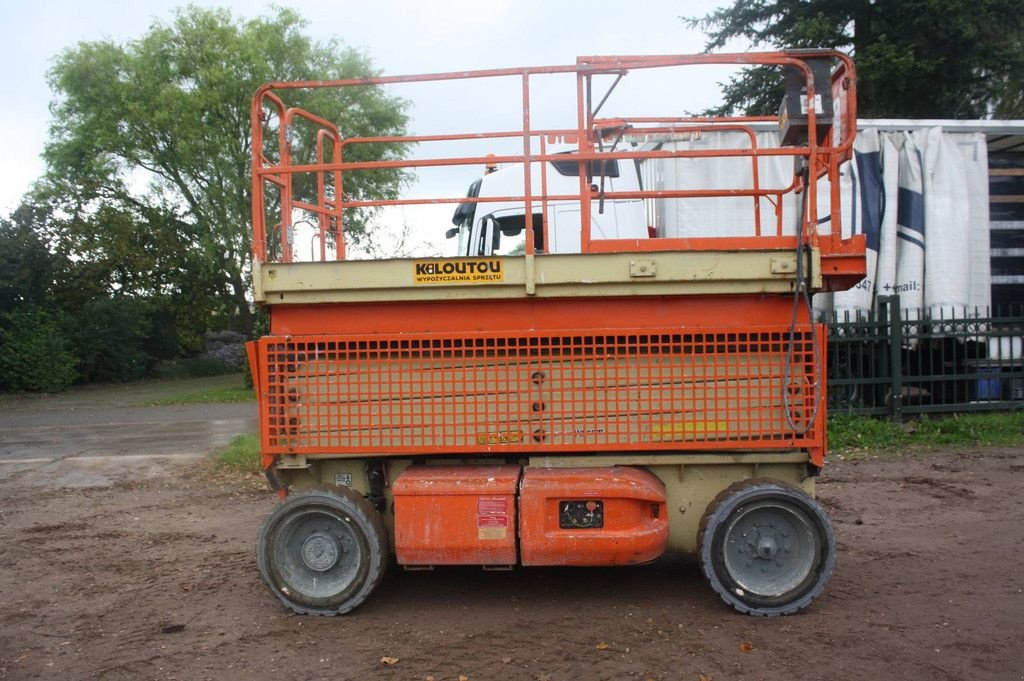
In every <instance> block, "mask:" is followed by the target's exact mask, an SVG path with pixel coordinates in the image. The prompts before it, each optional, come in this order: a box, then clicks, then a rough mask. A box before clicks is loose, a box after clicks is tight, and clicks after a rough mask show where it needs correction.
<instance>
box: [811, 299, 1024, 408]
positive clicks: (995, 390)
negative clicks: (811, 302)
mask: <svg viewBox="0 0 1024 681" xmlns="http://www.w3.org/2000/svg"><path fill="white" fill-rule="evenodd" d="M827 321H828V328H829V332H828V340H829V346H828V347H829V350H828V401H829V408H830V409H831V410H832V413H853V414H869V415H889V416H891V417H892V418H894V419H899V418H902V417H903V416H904V415H910V414H923V413H929V412H932V413H934V412H960V411H980V410H997V409H1001V410H1006V409H1021V408H1024V348H1022V344H1024V306H1014V307H1013V308H1012V309H1009V310H1004V311H997V312H996V314H992V313H991V312H990V311H981V312H980V314H966V315H962V316H954V317H938V318H936V317H932V316H928V315H927V314H925V313H923V312H918V311H915V310H907V309H903V308H901V307H900V300H899V296H886V297H881V298H879V305H878V309H877V310H875V311H874V312H872V313H870V314H859V315H849V314H846V315H843V316H838V315H835V316H833V318H832V319H830V320H827Z"/></svg>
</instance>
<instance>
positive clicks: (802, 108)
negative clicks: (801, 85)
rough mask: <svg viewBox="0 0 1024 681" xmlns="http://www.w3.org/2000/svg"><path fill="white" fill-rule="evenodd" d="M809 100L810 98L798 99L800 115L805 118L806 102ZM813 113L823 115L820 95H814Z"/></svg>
mask: <svg viewBox="0 0 1024 681" xmlns="http://www.w3.org/2000/svg"><path fill="white" fill-rule="evenodd" d="M809 99H810V97H801V98H800V113H802V114H803V115H805V116H806V115H807V100H809ZM814 113H816V114H823V113H825V109H824V107H823V106H822V104H821V95H814Z"/></svg>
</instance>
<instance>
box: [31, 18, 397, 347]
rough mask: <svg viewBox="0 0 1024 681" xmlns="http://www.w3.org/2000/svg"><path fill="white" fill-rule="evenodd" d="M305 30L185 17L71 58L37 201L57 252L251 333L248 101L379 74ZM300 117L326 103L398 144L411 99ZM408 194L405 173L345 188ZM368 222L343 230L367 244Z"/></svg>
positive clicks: (114, 280)
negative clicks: (279, 85) (267, 90)
mask: <svg viewBox="0 0 1024 681" xmlns="http://www.w3.org/2000/svg"><path fill="white" fill-rule="evenodd" d="M303 27H304V22H303V21H302V20H301V19H300V18H299V16H298V15H297V14H295V13H294V12H292V11H290V10H286V9H277V10H276V11H275V13H274V14H273V15H272V16H269V17H265V18H259V19H255V20H251V21H241V20H236V19H234V18H233V17H232V16H231V15H230V14H229V13H228V12H226V11H222V10H211V9H202V8H197V7H194V6H189V7H187V8H185V9H183V10H180V11H178V12H177V13H176V15H175V19H174V21H173V22H171V23H170V24H169V25H165V24H162V23H155V24H154V25H153V26H152V27H151V28H150V30H149V31H148V32H147V33H146V34H145V35H144V36H142V37H141V38H139V39H138V40H134V41H131V42H128V43H126V44H117V43H115V42H112V41H108V40H104V41H98V42H86V43H79V44H78V45H76V46H74V47H72V48H69V49H67V50H65V51H64V52H63V53H61V54H60V55H59V56H58V57H57V59H56V62H55V65H54V67H53V69H52V71H51V72H50V84H51V87H52V89H53V90H54V92H55V93H56V100H55V101H54V102H53V104H52V105H51V112H52V116H53V124H52V128H51V142H50V143H49V144H48V146H47V148H46V152H45V159H46V162H47V167H48V171H47V175H46V177H45V179H44V181H43V182H41V183H40V185H39V187H38V190H37V192H36V201H37V202H38V203H41V204H45V205H48V206H51V207H52V208H53V210H52V211H51V213H50V215H49V216H48V217H47V220H46V222H47V230H48V232H49V233H50V234H51V235H52V238H53V243H54V244H56V245H57V246H56V247H57V249H58V250H59V251H60V252H61V253H64V254H68V255H69V256H71V257H73V258H76V259H80V260H82V261H84V262H88V263H89V264H90V266H91V267H92V270H91V271H90V275H91V278H92V280H93V281H96V282H100V283H101V287H102V288H103V289H105V290H106V291H107V292H118V293H123V294H128V295H173V296H179V297H181V299H182V300H183V301H184V302H185V304H187V305H189V306H190V307H192V308H193V309H194V310H198V311H199V313H200V314H207V315H211V314H217V313H221V314H223V315H225V316H227V317H234V318H237V319H239V320H240V323H239V324H238V327H239V328H240V329H241V330H243V331H249V330H250V329H249V327H250V326H251V321H252V320H251V312H250V307H249V303H248V300H247V292H248V288H249V276H248V275H249V269H250V267H251V228H250V224H251V217H250V194H251V192H250V181H249V167H250V161H249V153H250V151H249V144H250V128H249V101H250V98H251V97H252V94H253V93H254V92H255V90H256V89H257V88H258V87H259V86H260V85H262V84H263V83H266V82H271V81H283V80H317V79H333V78H356V77H364V76H370V75H375V71H374V68H373V65H372V63H371V61H370V60H369V58H368V57H367V56H366V55H364V54H362V53H360V52H358V51H356V50H354V49H350V48H346V47H343V46H341V45H340V44H338V43H336V42H328V43H317V42H314V41H312V40H311V39H310V38H308V37H307V36H305V35H304V34H303V33H302V29H303ZM289 104H296V105H299V106H314V107H315V108H316V110H317V112H318V113H320V114H321V115H323V116H324V117H326V118H328V119H329V120H334V121H336V122H338V123H339V124H340V127H341V128H342V129H343V130H345V131H346V132H347V133H349V134H359V135H394V134H401V133H402V132H403V131H404V127H405V125H406V120H407V118H406V114H405V107H406V104H405V103H404V102H403V101H402V100H399V99H396V98H394V97H390V96H388V95H387V94H386V93H384V92H383V91H382V90H381V89H379V88H375V87H370V86H367V87H359V88H349V89H346V91H344V92H340V93H339V92H336V91H331V92H327V91H298V92H297V93H296V94H295V97H294V98H293V100H291V101H289ZM363 151H364V153H369V152H373V153H377V154H378V155H379V156H383V157H392V158H394V157H398V156H400V155H401V154H402V153H403V150H402V149H400V148H397V147H388V146H386V145H385V146H383V147H378V148H376V149H374V150H363ZM295 153H296V154H298V155H299V157H300V158H301V154H302V153H303V151H302V150H301V149H298V150H296V151H295ZM402 181H403V176H402V174H401V173H400V172H399V171H395V170H381V171H375V172H372V173H361V174H359V176H358V177H353V178H352V181H351V182H349V178H346V191H348V192H350V193H352V194H353V195H355V196H359V195H361V194H374V195H376V196H393V195H394V194H395V193H397V189H398V187H399V185H400V183H401V182H402ZM371 219H372V215H371V214H369V213H364V214H362V215H356V216H352V217H347V220H346V229H347V231H349V232H350V233H352V234H354V235H355V236H358V235H359V234H360V233H365V232H366V231H367V230H368V228H369V227H370V221H371ZM225 301H226V302H225Z"/></svg>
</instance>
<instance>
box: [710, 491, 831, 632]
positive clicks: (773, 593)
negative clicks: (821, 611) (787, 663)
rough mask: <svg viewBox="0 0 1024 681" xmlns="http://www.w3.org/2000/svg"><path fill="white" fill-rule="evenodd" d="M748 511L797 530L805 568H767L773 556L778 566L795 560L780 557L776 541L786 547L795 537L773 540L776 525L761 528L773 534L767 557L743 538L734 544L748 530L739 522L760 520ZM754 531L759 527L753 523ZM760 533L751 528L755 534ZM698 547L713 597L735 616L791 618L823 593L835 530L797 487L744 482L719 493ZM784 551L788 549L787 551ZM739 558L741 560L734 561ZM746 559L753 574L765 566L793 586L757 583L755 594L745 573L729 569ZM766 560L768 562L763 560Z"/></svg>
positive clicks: (829, 572)
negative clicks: (759, 567) (728, 606)
mask: <svg viewBox="0 0 1024 681" xmlns="http://www.w3.org/2000/svg"><path fill="white" fill-rule="evenodd" d="M780 509H781V511H780ZM752 513H761V514H764V515H762V516H760V517H764V518H771V519H778V517H779V515H780V514H781V515H782V522H783V524H784V525H786V524H787V523H788V525H787V528H786V529H788V530H789V531H793V530H794V529H796V530H797V532H796V534H797V535H799V536H800V541H801V542H803V543H804V546H802V547H801V548H800V549H799V550H798V552H802V553H803V554H804V558H803V559H802V560H803V561H806V562H807V566H806V569H804V567H803V566H802V565H799V564H796V565H792V566H787V568H784V569H783V570H776V568H774V567H771V563H772V562H773V560H774V557H778V558H779V559H780V563H781V562H782V561H789V562H791V563H792V562H794V561H795V559H794V558H788V557H786V556H782V555H780V554H778V553H777V552H778V550H779V547H777V546H776V542H778V543H779V545H780V546H786V542H789V543H792V541H796V536H794V539H793V540H788V539H783V538H784V537H787V534H782V535H781V537H779V536H774V535H775V533H776V532H777V530H776V529H774V524H773V525H772V529H768V530H765V532H767V533H769V534H770V535H771V536H770V537H769V538H768V546H765V547H764V548H763V550H764V551H765V555H761V554H759V553H758V551H761V550H762V549H761V548H759V547H758V546H755V545H754V544H753V543H752V540H747V541H746V543H744V544H743V545H739V544H738V540H740V539H742V537H746V536H747V535H746V534H742V537H739V536H736V535H737V533H741V530H742V529H749V528H750V524H747V525H743V524H741V523H753V520H754V519H757V518H758V517H759V516H756V515H754V516H751V515H750V514H752ZM773 514H774V515H773ZM748 516H749V517H748ZM754 527H757V525H756V524H754ZM761 531H762V530H754V532H755V533H760V532H761ZM758 536H759V537H760V535H758ZM698 545H699V549H698V555H699V559H700V565H701V570H702V571H703V572H704V576H705V577H706V578H707V580H708V582H709V583H710V584H711V588H712V589H714V591H715V593H717V594H718V595H719V596H721V598H722V600H723V601H725V602H726V603H727V604H729V605H731V606H732V607H733V608H735V609H736V610H738V611H739V612H742V613H745V614H748V615H755V616H760V617H777V616H779V615H792V614H794V613H796V612H799V611H800V610H803V609H804V608H806V607H807V606H809V605H810V604H811V602H812V601H813V600H814V599H815V598H817V597H818V596H819V595H820V594H821V592H822V591H823V590H824V589H825V585H826V584H828V581H829V579H830V578H831V577H832V572H833V570H834V569H835V564H836V539H835V531H834V530H833V529H832V522H831V521H830V520H829V518H828V515H827V514H826V513H825V510H824V509H823V508H822V507H821V505H820V504H819V503H818V502H817V501H815V500H814V498H813V497H811V496H809V495H808V494H807V493H805V492H804V491H803V490H801V489H800V488H798V487H795V486H793V485H790V484H788V483H785V482H781V481H778V480H768V479H753V480H745V481H743V482H739V483H736V484H735V485H732V486H731V487H729V488H727V489H726V490H724V491H723V492H722V493H721V494H719V495H718V496H717V497H716V498H715V500H714V501H712V502H711V504H710V505H709V506H708V508H707V511H705V513H704V517H703V518H702V519H701V524H700V530H699V542H698ZM730 549H734V553H733V557H732V558H730V557H728V556H727V555H726V551H727V550H730ZM786 553H787V554H789V553H790V551H789V550H788V549H786ZM738 555H740V556H743V557H742V558H737V557H736V556H738ZM766 556H767V557H766ZM748 558H749V560H750V562H748V563H747V565H748V566H750V565H754V566H755V567H754V568H753V569H751V570H750V572H754V570H756V569H757V568H756V566H757V565H766V566H767V567H766V568H764V569H762V572H764V571H767V570H768V569H770V570H772V571H777V572H780V573H783V576H784V577H786V578H788V579H789V581H790V582H793V581H794V580H796V583H795V584H793V586H792V587H789V588H785V587H783V588H780V589H779V590H773V589H770V588H768V587H767V585H766V584H765V585H760V586H762V587H763V591H762V592H761V593H758V592H757V591H756V590H754V589H752V588H749V581H750V580H749V579H748V580H747V581H745V577H749V574H748V576H744V575H742V574H740V572H741V570H739V569H736V568H735V567H733V568H730V564H732V565H736V564H737V562H738V561H743V560H745V559H748ZM766 560H767V563H765V562H764V561H766ZM789 573H792V574H789ZM754 579H757V578H756V577H755V578H754ZM744 586H747V587H748V588H744ZM787 586H788V585H787Z"/></svg>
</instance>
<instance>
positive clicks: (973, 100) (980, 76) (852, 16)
mask: <svg viewBox="0 0 1024 681" xmlns="http://www.w3.org/2000/svg"><path fill="white" fill-rule="evenodd" d="M684 21H686V22H687V23H688V24H689V25H690V26H692V27H698V28H701V29H704V30H705V31H706V32H707V34H708V41H707V44H706V49H707V50H708V51H711V50H716V49H719V48H722V47H725V46H726V45H727V43H729V41H732V40H736V39H739V40H742V41H745V42H747V43H751V44H753V45H754V46H757V47H770V48H808V47H824V48H834V49H839V50H844V51H848V52H849V53H850V54H851V55H852V56H853V57H854V59H855V61H856V65H857V75H858V84H857V86H858V93H857V94H858V111H859V115H860V116H862V117H864V118H984V117H988V116H991V115H996V116H1000V117H1015V116H1021V115H1024V99H1022V97H1021V94H1020V93H1021V89H1022V86H1024V12H1021V8H1020V2H1019V0H975V1H974V2H964V1H963V0H735V2H733V4H732V5H731V6H728V7H724V8H721V9H718V10H716V11H714V12H711V13H710V14H708V15H706V16H704V17H700V18H687V19H684ZM723 92H724V103H723V104H722V106H721V107H718V108H716V109H715V110H714V111H713V113H717V114H727V113H733V112H743V113H746V114H749V115H766V114H774V113H775V112H776V111H777V110H778V106H779V102H780V101H781V99H782V84H781V77H780V75H779V74H778V72H777V71H776V70H773V69H769V68H752V69H748V70H747V71H745V72H743V73H741V74H740V75H738V76H736V77H734V78H732V79H731V80H730V81H729V82H728V83H726V84H724V85H723Z"/></svg>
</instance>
